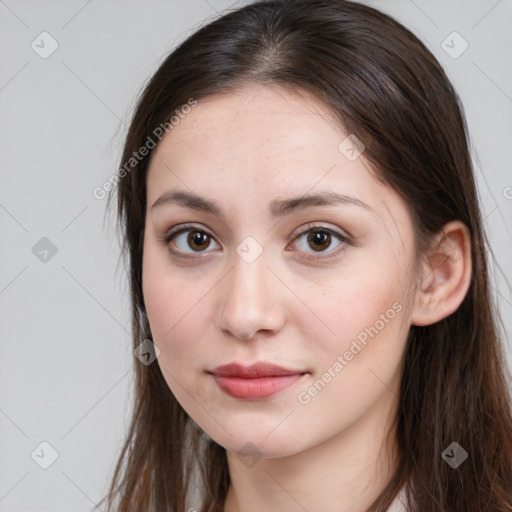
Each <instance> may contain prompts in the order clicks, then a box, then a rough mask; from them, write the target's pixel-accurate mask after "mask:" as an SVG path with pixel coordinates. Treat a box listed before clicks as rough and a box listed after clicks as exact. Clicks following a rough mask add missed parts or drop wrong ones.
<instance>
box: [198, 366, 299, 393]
mask: <svg viewBox="0 0 512 512" xmlns="http://www.w3.org/2000/svg"><path fill="white" fill-rule="evenodd" d="M208 373H209V374H210V375H212V377H213V379H214V380H215V382H216V384H217V386H218V387H219V389H220V390H221V391H223V392H224V393H226V394H227V395H230V396H232V397H233V398H239V399H245V400H250V399H261V398H268V397H270V396H273V395H275V394H277V393H279V392H281V391H284V390H285V389H288V388H290V387H291V386H292V385H293V384H295V383H296V382H297V381H298V380H300V379H301V378H302V377H303V376H304V375H306V374H307V373H308V372H306V371H302V370H293V369H288V368H283V367H281V366H276V365H273V364H269V363H256V364H253V365H251V366H244V365H241V364H238V363H230V364H228V365H223V366H219V367H217V368H215V369H214V370H212V371H209V372H208Z"/></svg>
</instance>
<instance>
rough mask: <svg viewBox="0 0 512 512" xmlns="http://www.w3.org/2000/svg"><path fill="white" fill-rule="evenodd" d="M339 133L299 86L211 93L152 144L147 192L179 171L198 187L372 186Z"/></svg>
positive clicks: (296, 190) (320, 106)
mask: <svg viewBox="0 0 512 512" xmlns="http://www.w3.org/2000/svg"><path fill="white" fill-rule="evenodd" d="M347 135H348V134H346V133H345V132H344V131H343V129H342V127H341V124H340V122H339V121H338V120H337V118H336V117H335V115H334V113H333V112H331V111H330V109H329V108H328V107H327V106H326V105H325V104H324V103H323V102H322V101H321V100H319V99H318V98H316V97H315V96H313V95H311V94H309V93H307V92H306V91H302V90H290V89H284V88H282V87H276V86H273V87H268V86H247V87H243V88H239V89H237V90H234V91H231V92H229V93H226V94H220V95H213V96H210V97H207V98H204V99H201V100H199V101H198V103H197V105H196V106H195V107H193V108H192V109H190V111H189V113H187V114H186V115H182V116H180V120H179V122H178V123H177V124H176V125H175V126H174V127H173V128H172V129H171V130H170V131H169V133H168V134H166V135H165V136H164V138H163V139H162V140H161V142H160V143H159V144H158V146H157V148H156V149H155V151H154V154H153V156H152V159H151V165H150V168H149V172H148V195H150V196H151V195H153V194H155V193H157V192H158V191H159V190H160V189H161V187H163V186H166V184H170V183H171V182H172V181H179V179H180V178H182V179H183V180H186V185H187V186H189V187H191V188H194V189H197V188H202V189H203V190H204V186H205V184H206V183H208V185H209V186H214V187H218V186H222V187H223V188H224V189H226V188H229V187H239V186H246V187H247V186H250V187H253V188H267V189H272V190H273V191H279V190H287V191H290V192H293V193H301V192H302V193H305V192H306V190H304V187H306V188H311V187H313V186H315V184H318V185H323V186H325V187H331V186H333V185H334V184H338V185H343V186H344V187H345V190H344V191H346V192H348V191H349V189H350V188H353V187H354V186H355V185H356V184H357V185H358V186H359V187H361V186H365V187H366V188H368V187H375V188H378V187H379V184H378V183H377V181H376V180H375V178H374V177H373V175H372V174H371V172H370V169H369V165H368V162H367V161H366V160H365V158H364V155H361V157H359V158H358V159H357V160H355V161H350V160H349V159H347V157H346V156H345V155H344V154H343V153H342V152H341V151H340V148H339V146H340V143H342V142H343V141H344V140H345V139H346V137H347ZM217 191H218V190H217Z"/></svg>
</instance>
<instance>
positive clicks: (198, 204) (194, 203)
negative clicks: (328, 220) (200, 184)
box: [151, 191, 373, 220]
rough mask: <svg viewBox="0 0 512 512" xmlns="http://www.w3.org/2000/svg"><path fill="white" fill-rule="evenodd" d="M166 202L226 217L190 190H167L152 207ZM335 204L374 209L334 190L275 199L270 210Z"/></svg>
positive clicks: (279, 214)
mask: <svg viewBox="0 0 512 512" xmlns="http://www.w3.org/2000/svg"><path fill="white" fill-rule="evenodd" d="M164 204H176V205H178V206H184V207H186V208H191V209H193V210H197V211H202V212H206V213H211V214H213V215H215V216H217V217H219V218H221V219H223V220H225V219H226V216H225V213H224V212H223V211H222V208H220V206H219V205H218V204H216V203H215V202H214V201H212V200H210V199H207V198H205V197H201V196H198V195H196V194H193V193H190V192H181V191H171V192H167V193H165V194H163V195H162V196H160V197H159V198H158V199H157V200H156V201H155V202H154V203H153V206H151V209H152V210H154V209H155V208H158V207H159V206H162V205H164ZM334 204H343V205H354V206H359V207H362V208H365V209H367V210H369V211H372V212H373V209H372V208H371V207H370V206H369V205H367V204H366V203H363V202H362V201H361V200H360V199H357V198H356V197H352V196H347V195H345V194H339V193H337V192H332V191H326V192H321V193H316V194H309V195H304V196H299V197H292V198H290V199H275V200H274V201H272V202H271V203H270V206H269V212H270V215H271V216H272V217H273V218H279V217H284V216H285V215H288V214H290V213H292V212H294V211H297V210H303V209H306V208H310V207H312V206H330V205H334Z"/></svg>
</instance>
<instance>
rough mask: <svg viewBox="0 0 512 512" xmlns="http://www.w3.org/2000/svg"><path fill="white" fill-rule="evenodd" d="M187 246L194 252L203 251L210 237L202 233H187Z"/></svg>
mask: <svg viewBox="0 0 512 512" xmlns="http://www.w3.org/2000/svg"><path fill="white" fill-rule="evenodd" d="M188 233H189V235H188V237H187V244H188V245H189V247H191V248H192V249H194V250H198V251H203V250H204V249H206V248H208V245H209V244H210V236H209V235H207V234H206V233H204V232H203V231H189V232H188Z"/></svg>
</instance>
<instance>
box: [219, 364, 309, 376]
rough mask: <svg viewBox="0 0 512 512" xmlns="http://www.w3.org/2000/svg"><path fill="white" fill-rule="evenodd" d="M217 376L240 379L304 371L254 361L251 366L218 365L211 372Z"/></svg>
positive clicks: (294, 373)
mask: <svg viewBox="0 0 512 512" xmlns="http://www.w3.org/2000/svg"><path fill="white" fill-rule="evenodd" d="M211 373H213V374H214V375H218V376H219V377H240V378H242V379H253V378H258V377H280V376H283V375H296V374H302V373H306V372H304V371H300V370H289V369H287V368H282V367H281V366H276V365H275V364H270V363H255V364H252V365H251V366H243V365H241V364H238V363H230V364H225V365H223V366H218V367H217V368H215V369H214V370H212V372H211Z"/></svg>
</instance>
